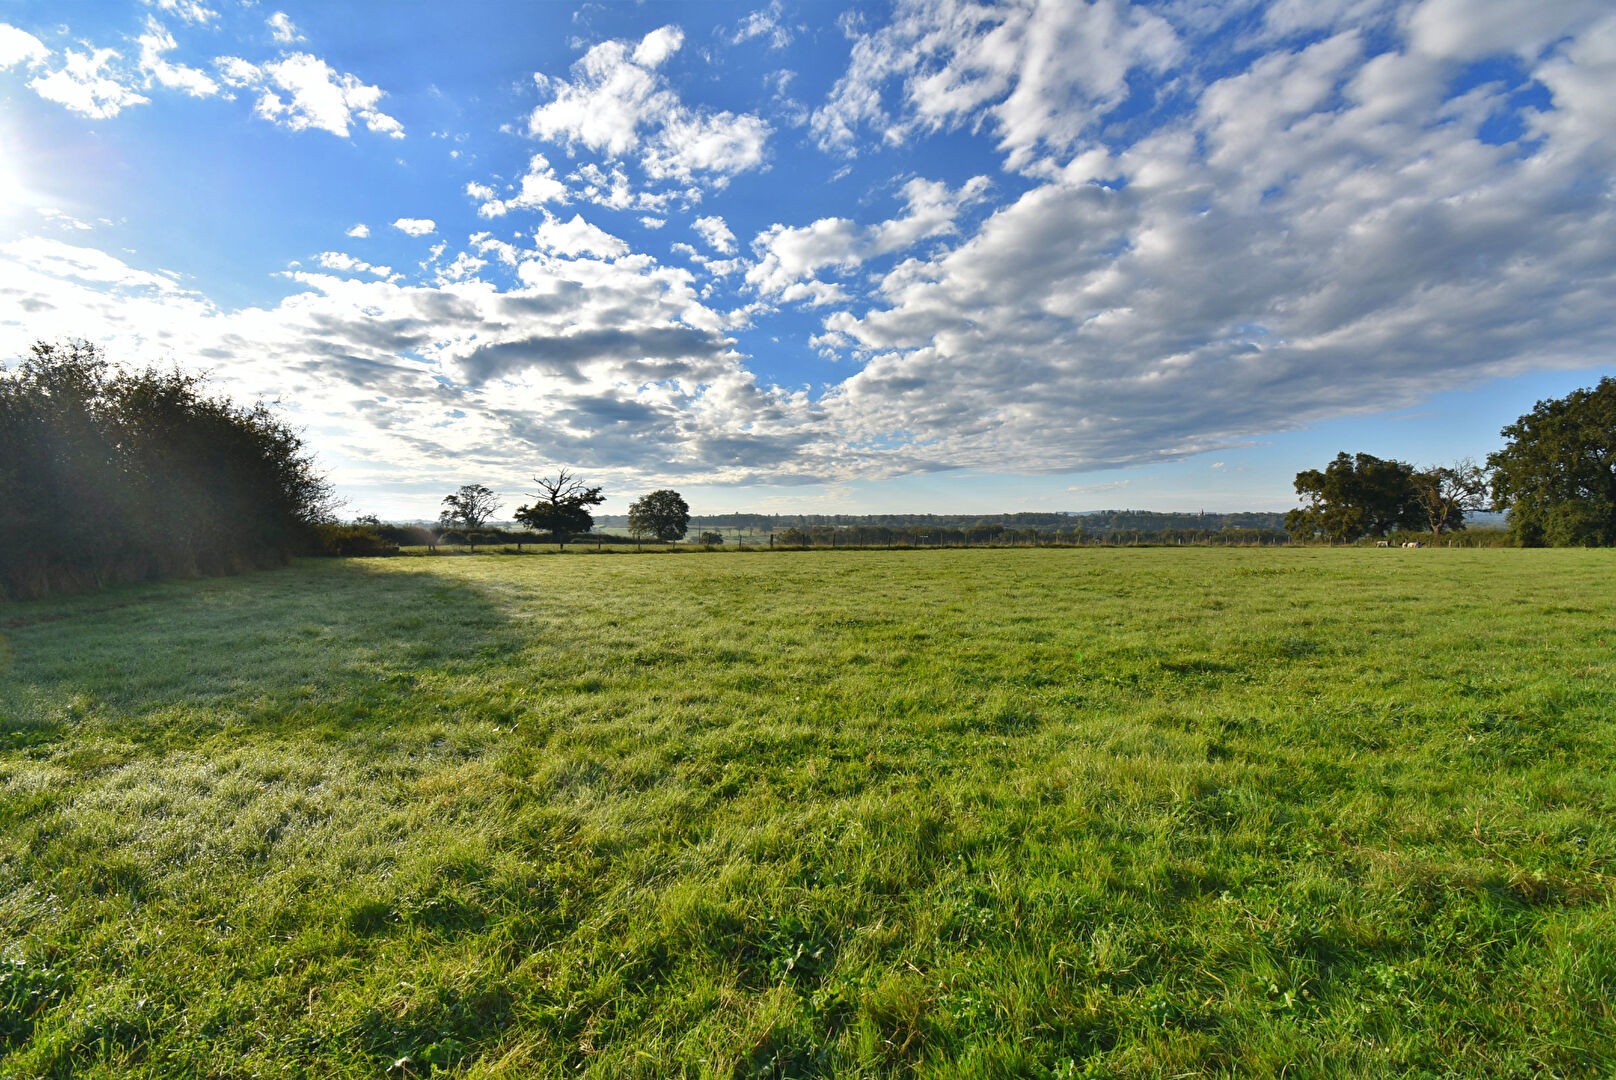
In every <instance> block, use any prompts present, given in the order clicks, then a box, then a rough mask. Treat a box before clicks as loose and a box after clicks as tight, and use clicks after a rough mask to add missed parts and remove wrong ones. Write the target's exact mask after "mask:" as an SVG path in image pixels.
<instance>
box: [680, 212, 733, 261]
mask: <svg viewBox="0 0 1616 1080" xmlns="http://www.w3.org/2000/svg"><path fill="white" fill-rule="evenodd" d="M690 227H691V228H692V229H695V230H696V235H697V236H700V237H701V238H702V239H703V240H705V241H707V246H708V247H710V248H712V249H713V250H714V251H716V252H719V253H720V254H723V255H732V254H734V252H735V234H734V233H732V232H730V229H729V226H728V225H726V224H725V223H724V219H723V218H721V217H718V216H717V215H716V214H715V215H712V216H710V217H699V218H697V219H696V220H695V221H692V222H691V223H690Z"/></svg>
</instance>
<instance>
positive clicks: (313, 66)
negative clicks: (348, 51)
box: [215, 53, 404, 139]
mask: <svg viewBox="0 0 1616 1080" xmlns="http://www.w3.org/2000/svg"><path fill="white" fill-rule="evenodd" d="M215 63H216V64H217V65H218V68H219V72H220V75H221V76H222V77H223V78H224V80H225V82H227V83H229V84H230V85H231V86H235V87H241V88H245V89H250V90H255V91H257V93H258V103H257V106H256V111H257V113H258V115H259V116H261V117H263V118H264V119H265V120H268V121H270V122H271V123H274V124H279V125H281V126H282V127H286V128H290V129H291V130H293V131H305V130H308V129H310V128H313V129H315V130H318V131H328V132H330V133H331V134H333V135H338V136H341V137H343V138H347V137H348V130H349V126H350V125H351V124H352V123H353V122H354V120H355V118H356V117H357V118H358V119H359V120H361V121H363V122H364V124H365V127H366V128H368V129H369V130H371V131H373V132H375V133H377V134H378V135H386V136H388V137H389V138H394V139H402V138H403V137H404V125H402V124H400V123H399V122H398V121H397V120H396V119H394V118H393V117H391V116H389V115H388V114H387V113H384V112H382V111H381V110H380V109H379V108H378V107H377V106H378V105H379V104H380V102H381V99H382V98H383V97H385V96H386V92H385V91H383V90H382V89H381V88H380V87H376V86H368V85H366V84H365V83H363V82H361V81H360V80H359V78H358V77H357V76H355V75H347V74H342V73H339V72H338V71H336V70H335V69H333V68H332V67H331V65H330V64H327V63H326V62H325V61H324V60H321V59H320V58H319V57H317V56H311V55H309V54H308V53H293V54H292V55H290V56H287V57H283V58H282V59H280V60H274V61H270V62H269V63H266V64H261V65H260V64H252V63H249V62H248V61H246V60H243V59H241V58H240V57H235V56H225V57H220V58H219V59H218V60H217V61H215Z"/></svg>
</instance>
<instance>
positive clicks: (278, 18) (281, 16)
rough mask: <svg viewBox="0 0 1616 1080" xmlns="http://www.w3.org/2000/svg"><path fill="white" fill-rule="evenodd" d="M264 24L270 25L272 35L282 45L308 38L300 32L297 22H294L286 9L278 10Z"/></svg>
mask: <svg viewBox="0 0 1616 1080" xmlns="http://www.w3.org/2000/svg"><path fill="white" fill-rule="evenodd" d="M264 25H265V26H267V27H269V33H270V36H271V37H273V38H274V39H275V41H276V42H277V43H279V44H281V45H290V44H292V43H293V42H296V41H305V40H307V39H306V38H304V36H303V35H302V34H300V33H298V29H297V26H296V24H294V23H293V22H292V20H291V17H290V16H288V15H287V14H286V12H284V11H277V12H275V14H273V15H271V16H270V17H269V18H267V19H265V20H264Z"/></svg>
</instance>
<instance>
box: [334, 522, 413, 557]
mask: <svg viewBox="0 0 1616 1080" xmlns="http://www.w3.org/2000/svg"><path fill="white" fill-rule="evenodd" d="M314 533H315V536H316V537H317V538H318V540H319V545H320V547H319V554H321V555H332V556H337V557H340V558H367V557H374V556H382V555H397V554H398V544H396V543H395V542H393V541H392V540H389V539H388V538H387V537H386V536H384V535H383V534H382V530H381V529H380V528H379V527H377V526H375V525H332V524H323V525H316V526H315V529H314Z"/></svg>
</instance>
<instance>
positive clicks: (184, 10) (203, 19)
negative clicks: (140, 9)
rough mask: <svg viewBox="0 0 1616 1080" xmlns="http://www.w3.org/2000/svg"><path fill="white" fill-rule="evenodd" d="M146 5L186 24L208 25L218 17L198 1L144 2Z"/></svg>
mask: <svg viewBox="0 0 1616 1080" xmlns="http://www.w3.org/2000/svg"><path fill="white" fill-rule="evenodd" d="M146 5H147V6H148V7H154V8H156V9H157V10H158V11H163V12H167V13H168V14H170V15H173V16H175V17H176V18H178V19H180V20H181V21H182V22H188V23H208V22H212V21H213V20H214V19H217V18H218V17H219V13H218V12H217V11H215V10H213V9H212V8H210V7H208V6H207V5H206V4H203V3H200V2H199V0H146Z"/></svg>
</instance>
